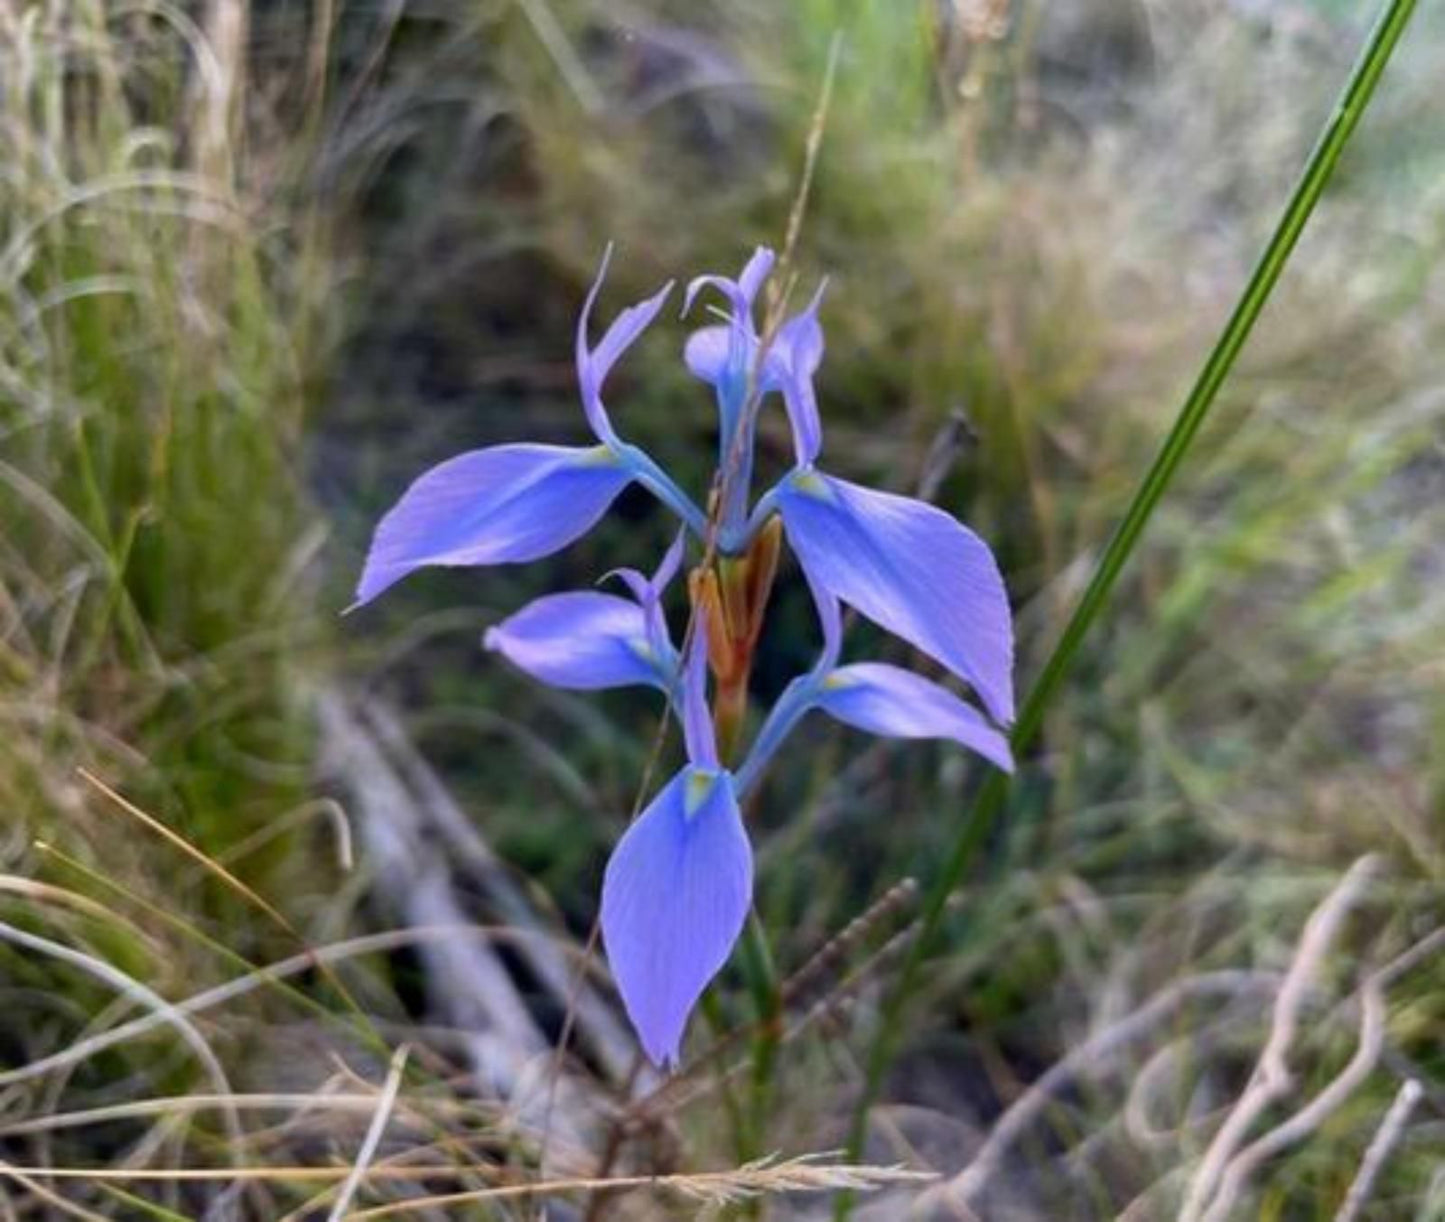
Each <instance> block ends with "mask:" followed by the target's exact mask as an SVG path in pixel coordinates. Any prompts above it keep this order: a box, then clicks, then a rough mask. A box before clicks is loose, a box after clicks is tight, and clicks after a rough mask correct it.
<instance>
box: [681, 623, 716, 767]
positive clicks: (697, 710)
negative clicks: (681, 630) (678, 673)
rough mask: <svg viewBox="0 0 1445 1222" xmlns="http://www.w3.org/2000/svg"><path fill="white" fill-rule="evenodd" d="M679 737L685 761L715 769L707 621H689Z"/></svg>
mask: <svg viewBox="0 0 1445 1222" xmlns="http://www.w3.org/2000/svg"><path fill="white" fill-rule="evenodd" d="M681 696H682V735H683V738H684V739H685V740H686V743H687V758H688V760H689V761H690V762H691V763H694V764H697V765H699V766H700V767H703V768H716V767H717V766H718V757H717V738H716V735H715V734H714V732H713V724H712V713H711V711H710V710H709V709H708V705H707V617H706V616H703V615H698V616H696V617H695V619H694V621H693V628H692V640H691V641H690V642H689V643H688V652H687V662H686V668H685V670H684V671H683V676H682V693H681Z"/></svg>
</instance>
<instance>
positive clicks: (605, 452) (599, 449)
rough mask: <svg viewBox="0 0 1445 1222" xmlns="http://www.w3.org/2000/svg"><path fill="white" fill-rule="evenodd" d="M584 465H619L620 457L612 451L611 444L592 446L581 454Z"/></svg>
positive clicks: (620, 462)
mask: <svg viewBox="0 0 1445 1222" xmlns="http://www.w3.org/2000/svg"><path fill="white" fill-rule="evenodd" d="M582 465H583V466H584V467H620V466H621V465H622V459H620V458H618V457H617V455H616V454H614V453H613V452H612V447H611V446H593V447H592V448H591V449H590V450H588V451H586V452H585V453H584V454H583V455H582Z"/></svg>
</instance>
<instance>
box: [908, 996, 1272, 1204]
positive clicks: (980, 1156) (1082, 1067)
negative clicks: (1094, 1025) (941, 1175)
mask: <svg viewBox="0 0 1445 1222" xmlns="http://www.w3.org/2000/svg"><path fill="white" fill-rule="evenodd" d="M1278 980H1279V977H1278V976H1277V975H1275V974H1274V973H1272V972H1253V971H1221V972H1209V973H1206V974H1203V975H1199V976H1190V977H1187V978H1185V979H1183V980H1180V981H1177V982H1175V983H1174V984H1172V985H1170V986H1169V987H1168V988H1167V989H1164V990H1163V991H1162V992H1160V993H1157V994H1155V995H1154V997H1153V998H1151V999H1150V1000H1149V1001H1148V1002H1146V1003H1145V1004H1144V1005H1143V1006H1141V1007H1140V1008H1139V1009H1137V1010H1135V1011H1134V1012H1133V1013H1132V1014H1130V1015H1128V1016H1127V1017H1125V1018H1123V1019H1121V1020H1120V1021H1118V1022H1116V1023H1112V1024H1110V1025H1109V1026H1108V1027H1106V1028H1104V1030H1102V1031H1100V1032H1099V1033H1098V1034H1096V1035H1094V1036H1093V1037H1091V1038H1090V1039H1088V1040H1086V1041H1085V1042H1084V1043H1083V1044H1081V1045H1080V1046H1079V1047H1078V1048H1076V1049H1074V1051H1072V1052H1071V1053H1069V1054H1068V1055H1067V1056H1066V1057H1064V1058H1063V1060H1061V1061H1059V1062H1057V1063H1056V1064H1055V1065H1053V1066H1052V1067H1051V1068H1050V1069H1048V1070H1047V1071H1046V1072H1045V1073H1044V1074H1042V1075H1041V1076H1040V1077H1039V1078H1038V1079H1037V1080H1036V1081H1035V1082H1033V1083H1032V1084H1030V1086H1029V1088H1028V1089H1027V1090H1026V1091H1024V1093H1023V1094H1022V1095H1020V1096H1019V1097H1018V1098H1017V1099H1016V1100H1014V1102H1013V1104H1012V1105H1011V1106H1010V1107H1009V1108H1008V1110H1007V1111H1006V1112H1004V1114H1003V1115H1002V1116H1001V1117H1000V1118H999V1120H998V1122H997V1123H996V1124H995V1125H994V1126H993V1129H992V1131H991V1132H990V1133H989V1135H988V1139H987V1140H986V1141H985V1142H984V1143H983V1145H982V1146H980V1147H979V1149H978V1152H977V1153H976V1154H975V1155H974V1156H973V1160H972V1161H971V1162H970V1163H969V1164H968V1165H967V1166H966V1167H964V1168H963V1170H962V1171H960V1172H959V1173H958V1174H957V1175H955V1176H954V1177H953V1178H952V1179H950V1180H949V1181H948V1182H947V1183H945V1184H942V1185H940V1186H939V1188H938V1189H937V1190H935V1191H933V1192H930V1193H928V1194H926V1196H925V1198H924V1200H923V1201H920V1204H924V1203H925V1202H928V1203H931V1204H945V1205H947V1206H950V1207H953V1208H956V1209H963V1210H967V1208H968V1204H969V1202H970V1201H971V1200H973V1199H974V1198H976V1197H978V1196H979V1195H980V1194H981V1193H982V1191H983V1189H984V1188H985V1186H986V1185H987V1184H988V1182H989V1180H990V1179H991V1178H992V1177H993V1176H994V1175H995V1174H996V1173H997V1171H998V1170H999V1167H1000V1166H1001V1165H1002V1162H1003V1159H1004V1156H1005V1155H1006V1154H1007V1153H1008V1152H1009V1150H1011V1149H1012V1148H1013V1146H1014V1145H1015V1143H1017V1141H1018V1140H1019V1138H1021V1137H1022V1136H1023V1135H1024V1134H1025V1133H1026V1132H1027V1131H1028V1130H1029V1128H1030V1127H1031V1126H1032V1125H1033V1124H1034V1123H1035V1121H1037V1120H1038V1118H1039V1117H1040V1116H1041V1115H1043V1113H1044V1111H1045V1109H1046V1108H1047V1107H1048V1106H1049V1104H1050V1103H1051V1102H1052V1101H1053V1099H1054V1097H1055V1096H1056V1095H1058V1093H1059V1092H1060V1091H1062V1090H1064V1089H1065V1088H1066V1087H1068V1086H1069V1085H1071V1084H1072V1083H1074V1082H1076V1081H1077V1080H1078V1079H1079V1078H1080V1077H1082V1076H1084V1075H1086V1074H1091V1073H1098V1072H1099V1070H1100V1068H1101V1066H1102V1065H1103V1064H1105V1063H1106V1062H1108V1061H1109V1060H1110V1059H1112V1058H1113V1057H1115V1056H1117V1055H1118V1054H1119V1053H1121V1052H1123V1051H1124V1050H1125V1049H1126V1048H1128V1047H1129V1045H1131V1044H1133V1043H1134V1042H1135V1041H1137V1040H1139V1039H1141V1038H1143V1037H1144V1036H1145V1035H1148V1034H1149V1033H1150V1032H1151V1031H1153V1030H1155V1029H1156V1028H1157V1027H1159V1026H1160V1024H1162V1023H1165V1022H1167V1021H1168V1020H1169V1019H1171V1018H1172V1017H1173V1016H1174V1015H1175V1014H1177V1013H1178V1012H1179V1011H1180V1010H1181V1009H1183V1008H1184V1007H1185V1006H1186V1005H1189V1004H1191V1003H1193V1002H1198V1001H1207V1000H1211V999H1213V998H1224V999H1234V998H1237V997H1239V996H1240V995H1241V994H1244V993H1251V992H1258V993H1264V992H1265V991H1266V990H1268V989H1270V988H1272V987H1274V985H1275V984H1276V983H1277V982H1278Z"/></svg>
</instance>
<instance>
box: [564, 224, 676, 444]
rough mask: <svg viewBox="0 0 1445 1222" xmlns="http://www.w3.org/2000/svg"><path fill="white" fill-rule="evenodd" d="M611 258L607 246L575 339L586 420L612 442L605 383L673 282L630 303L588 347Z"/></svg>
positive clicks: (654, 313) (579, 320) (599, 434)
mask: <svg viewBox="0 0 1445 1222" xmlns="http://www.w3.org/2000/svg"><path fill="white" fill-rule="evenodd" d="M611 258H612V248H611V247H608V249H607V253H606V254H605V255H603V257H602V266H601V267H600V268H598V269H597V279H596V280H594V281H593V282H592V287H591V289H589V290H588V293H587V300H586V301H584V302H583V304H582V313H581V315H580V316H579V317H578V319H577V342H576V349H577V353H576V355H577V381H578V383H579V385H580V386H581V390H582V410H583V411H585V412H586V413H587V423H588V424H590V425H591V426H592V431H593V432H594V433H595V434H596V435H597V438H598V440H600V441H605V442H609V443H611V442H613V441H615V440H616V434H615V433H614V432H613V430H612V421H611V420H610V419H609V418H608V415H607V408H606V407H605V406H604V405H603V402H602V383H603V382H604V381H605V380H606V378H607V375H608V373H609V372H610V371H611V369H612V366H613V365H615V364H616V363H617V360H618V358H619V357H620V356H621V355H622V354H623V353H624V352H626V351H627V349H628V348H629V347H630V346H631V345H632V343H633V341H634V340H636V339H637V337H638V336H639V335H641V334H642V333H643V331H645V330H646V329H647V328H648V326H649V325H650V324H651V323H652V320H653V319H654V318H656V317H657V313H658V311H659V310H661V309H662V306H663V303H664V302H665V301H666V300H667V296H668V294H669V293H671V292H672V283H671V282H670V281H669V282H668V283H667V284H665V285H663V286H662V288H661V289H659V290H658V291H657V292H656V293H654V294H653V295H652V296H651V297H649V298H647V300H646V301H640V302H638V303H637V304H636V305H633V306H628V307H627V308H626V309H625V310H623V311H622V313H620V314H619V315H618V316H617V317H616V318H615V319H613V321H612V325H611V326H610V327H608V328H607V330H606V332H605V333H604V334H603V336H602V339H601V341H600V342H599V343H598V345H597V347H595V348H589V347H588V344H587V328H588V325H589V323H590V322H591V319H592V307H593V305H594V304H595V303H596V301H597V294H598V293H599V292H601V290H602V280H603V278H604V277H605V276H606V275H607V264H608V263H609V262H610V261H611Z"/></svg>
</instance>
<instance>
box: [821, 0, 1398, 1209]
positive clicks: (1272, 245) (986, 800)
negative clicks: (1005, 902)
mask: <svg viewBox="0 0 1445 1222" xmlns="http://www.w3.org/2000/svg"><path fill="white" fill-rule="evenodd" d="M1414 8H1415V0H1389V2H1388V3H1387V4H1386V5H1385V6H1384V8H1383V9H1382V11H1381V13H1380V16H1379V18H1378V19H1377V21H1376V23H1375V26H1374V28H1373V30H1372V31H1371V32H1370V36H1369V38H1368V39H1367V41H1366V43H1365V45H1364V47H1363V49H1362V50H1361V52H1360V55H1359V58H1358V59H1357V60H1356V61H1355V66H1354V68H1353V69H1352V70H1351V73H1350V76H1349V79H1348V80H1347V81H1346V82H1345V85H1344V87H1343V89H1342V90H1341V92H1340V96H1339V98H1338V100H1337V102H1336V104H1335V108H1334V110H1333V111H1332V112H1331V114H1330V117H1329V119H1328V121H1327V122H1326V124H1325V127H1324V130H1323V131H1322V132H1321V133H1320V137H1319V140H1318V141H1317V142H1316V144H1315V147H1314V149H1313V151H1312V152H1311V153H1310V156H1309V159H1308V161H1307V162H1306V163H1305V168H1304V171H1303V173H1302V174H1301V175H1300V179H1299V182H1298V183H1297V184H1296V186H1295V189H1294V192H1293V194H1292V195H1291V196H1290V200H1289V203H1288V205H1287V206H1286V207H1285V210H1284V213H1283V215H1282V216H1281V217H1280V220H1279V223H1278V224H1277V226H1276V227H1275V230H1274V233H1273V234H1272V235H1271V237H1270V239H1269V242H1268V243H1267V244H1266V246H1265V248H1264V251H1263V253H1262V254H1261V255H1260V258H1259V261H1258V263H1257V264H1256V265H1255V268H1254V271H1253V273H1252V274H1251V276H1250V278H1249V282H1248V283H1247V284H1246V285H1245V288H1244V292H1243V293H1242V294H1241V296H1240V298H1239V301H1238V303H1237V304H1236V305H1235V308H1234V311H1233V313H1232V314H1231V315H1230V317H1229V321H1228V322H1227V323H1226V324H1225V327H1224V330H1223V332H1222V333H1221V334H1220V337H1219V339H1218V340H1217V341H1216V343H1215V345H1214V348H1213V349H1212V351H1211V352H1210V353H1209V357H1208V359H1207V360H1206V361H1205V362H1204V366H1203V368H1202V369H1201V370H1200V372H1199V376H1198V378H1197V380H1196V381H1195V383H1194V385H1193V387H1192V388H1191V389H1190V391H1189V395H1188V397H1187V398H1186V399H1185V401H1184V404H1183V406H1182V407H1181V408H1180V410H1179V414H1178V416H1177V417H1176V418H1175V421H1174V425H1173V427H1172V428H1171V429H1170V430H1169V434H1168V436H1167V437H1166V438H1165V439H1164V443H1163V445H1162V446H1161V447H1160V449H1159V452H1158V454H1157V455H1156V456H1155V458H1154V462H1153V464H1152V465H1151V466H1150V468H1149V470H1148V472H1147V473H1146V474H1145V476H1144V479H1143V480H1142V482H1141V483H1140V485H1139V488H1138V490H1137V491H1136V492H1135V493H1134V498H1133V500H1132V501H1131V502H1130V504H1129V508H1128V510H1127V512H1126V513H1125V515H1124V518H1123V521H1122V522H1120V524H1119V527H1118V529H1117V530H1116V531H1115V533H1114V536H1113V538H1111V539H1110V540H1109V543H1108V546H1107V547H1106V548H1105V549H1104V553H1103V555H1102V556H1101V557H1100V558H1099V563H1098V565H1097V567H1096V568H1095V570H1094V575H1093V577H1092V578H1091V580H1090V582H1089V586H1088V588H1087V589H1086V590H1085V591H1084V594H1083V596H1082V597H1081V598H1080V600H1079V603H1078V606H1077V607H1076V608H1075V609H1074V613H1073V615H1072V616H1071V617H1070V618H1069V621H1068V623H1067V624H1066V625H1065V626H1064V630H1063V633H1062V634H1061V635H1060V637H1059V641H1058V644H1057V645H1055V647H1054V650H1053V653H1052V654H1050V655H1049V658H1048V660H1047V661H1046V662H1045V663H1044V668H1043V670H1042V671H1041V672H1040V674H1039V677H1038V679H1037V680H1036V681H1035V683H1034V685H1033V687H1032V689H1031V690H1030V692H1029V696H1028V699H1027V701H1026V702H1025V704H1024V706H1023V711H1022V712H1021V714H1020V715H1019V720H1018V724H1017V726H1016V727H1015V728H1014V732H1013V737H1012V742H1013V748H1014V752H1015V755H1016V756H1019V757H1020V758H1022V753H1023V751H1024V750H1025V749H1026V748H1027V747H1028V745H1029V743H1031V742H1032V740H1033V739H1034V737H1035V736H1036V735H1037V734H1038V732H1039V729H1040V728H1041V727H1042V725H1043V721H1044V715H1045V713H1046V712H1047V711H1048V706H1049V703H1050V701H1051V700H1052V699H1053V697H1054V695H1055V694H1056V693H1057V692H1058V690H1059V688H1060V687H1061V686H1062V685H1063V681H1064V679H1065V678H1066V677H1067V675H1068V672H1069V669H1070V667H1071V666H1072V664H1073V661H1074V659H1075V657H1076V656H1077V655H1078V652H1079V648H1080V646H1081V645H1082V643H1083V641H1084V638H1085V636H1086V635H1087V634H1088V632H1089V630H1090V629H1091V628H1092V627H1093V625H1094V622H1095V621H1096V620H1097V619H1098V617H1099V614H1100V612H1101V611H1102V610H1103V609H1104V606H1105V605H1106V603H1107V602H1108V599H1109V596H1110V594H1111V593H1112V591H1113V588H1114V585H1115V583H1116V582H1117V581H1118V579H1119V575H1120V573H1121V572H1122V571H1123V568H1124V565H1125V563H1126V562H1127V561H1128V559H1129V556H1130V554H1131V553H1132V552H1133V550H1134V547H1135V545H1136V544H1137V543H1138V542H1139V539H1140V537H1141V536H1142V535H1143V533H1144V529H1145V527H1146V526H1147V525H1148V523H1149V519H1150V517H1151V516H1152V515H1153V513H1154V510H1155V508H1156V507H1157V506H1158V504H1159V502H1160V501H1161V500H1162V498H1163V496H1164V493H1165V492H1166V491H1167V490H1168V487H1169V484H1170V482H1171V480H1172V479H1173V478H1174V476H1175V474H1176V473H1177V471H1178V469H1179V466H1180V464H1181V463H1182V462H1183V461H1184V458H1185V455H1186V454H1187V453H1188V451H1189V448H1190V446H1191V445H1192V444H1193V442H1194V439H1195V437H1196V436H1197V434H1198V432H1199V428H1200V426H1201V425H1202V424H1203V423H1204V420H1205V418H1206V416H1207V415H1208V413H1209V410H1210V408H1211V406H1212V405H1213V404H1214V401H1215V398H1216V396H1217V395H1218V393H1219V389H1220V387H1221V386H1222V385H1223V383H1224V380H1225V378H1226V377H1227V376H1228V374H1229V371H1230V369H1231V368H1232V367H1233V365H1234V362H1235V359H1236V358H1237V357H1238V355H1239V353H1240V350H1241V349H1242V348H1243V347H1244V345H1245V342H1246V341H1247V340H1248V338H1249V336H1250V333H1251V332H1252V331H1253V329H1254V324H1255V322H1256V321H1257V320H1258V318H1259V315H1260V313H1261V311H1262V310H1263V309H1264V306H1265V304H1266V302H1267V301H1268V300H1269V297H1270V294H1271V293H1272V292H1273V290H1274V287H1275V285H1276V284H1277V283H1278V281H1279V278H1280V274H1281V273H1282V272H1283V271H1284V268H1285V264H1286V263H1287V262H1288V260H1289V257H1290V255H1291V253H1292V252H1293V251H1294V248H1295V245H1296V243H1297V242H1298V241H1299V236H1300V233H1301V232H1302V231H1303V229H1304V227H1305V223H1306V222H1307V221H1308V220H1309V217H1310V214H1311V213H1312V212H1313V211H1314V208H1315V205H1316V204H1318V203H1319V200H1320V196H1321V195H1322V194H1323V192H1324V189H1325V187H1326V185H1327V184H1328V183H1329V181H1330V178H1331V177H1332V175H1333V173H1334V170H1335V167H1336V165H1337V164H1338V162H1339V159H1340V154H1341V153H1342V152H1343V151H1344V149H1345V146H1346V145H1347V144H1348V143H1349V140H1350V137H1351V135H1352V134H1353V133H1354V130H1355V128H1356V126H1357V125H1358V123H1359V121H1360V117H1361V115H1363V114H1364V112H1365V109H1366V107H1367V106H1368V105H1369V102H1370V99H1371V97H1372V96H1373V94H1374V91H1375V86H1376V85H1377V84H1378V83H1379V80H1380V77H1381V75H1382V74H1383V73H1384V71H1385V66H1386V65H1387V64H1388V63H1389V60H1390V56H1391V54H1392V53H1393V51H1394V49H1395V47H1396V45H1397V44H1398V42H1399V40H1400V36H1401V34H1402V33H1403V32H1404V30H1405V27H1406V25H1407V24H1408V23H1409V20H1410V17H1411V15H1412V13H1413V12H1414ZM1008 794H1009V789H1008V778H1007V776H1006V775H1005V774H1004V773H1001V772H996V771H995V772H992V773H990V775H989V778H988V780H987V781H986V782H985V783H984V785H983V787H982V788H981V789H980V790H979V793H978V796H977V798H976V799H975V801H974V804H973V806H972V808H971V810H970V811H969V813H968V816H967V817H966V818H965V819H964V821H963V823H962V825H961V826H960V827H959V829H958V833H957V835H956V836H955V837H954V840H953V843H952V845H951V846H950V849H949V852H948V855H947V857H946V859H945V861H944V865H943V868H942V869H941V870H940V872H939V874H938V876H937V878H936V879H935V880H934V882H933V886H932V889H931V890H930V891H929V893H928V896H927V898H926V900H925V902H924V906H923V911H922V915H921V917H920V925H919V932H918V937H917V938H916V939H915V940H914V942H913V946H912V948H911V950H910V952H909V955H908V958H907V959H906V960H905V962H904V964H903V968H902V970H901V972H900V973H899V978H898V980H897V983H896V984H895V986H894V987H893V989H892V990H891V991H890V993H889V996H888V998H887V999H886V1001H885V1003H884V1007H883V1012H882V1015H881V1018H880V1022H879V1025H878V1030H877V1032H876V1034H875V1036H874V1039H873V1042H872V1045H871V1046H870V1048H869V1052H868V1060H867V1068H866V1077H865V1082H864V1088H863V1092H862V1096H861V1098H860V1099H859V1102H858V1105H857V1108H856V1110H855V1112H854V1115H853V1124H852V1129H851V1132H850V1134H849V1141H848V1154H849V1158H850V1160H856V1159H857V1158H858V1157H859V1155H860V1153H861V1151H862V1148H863V1140H864V1137H865V1136H866V1132H867V1122H868V1111H869V1108H870V1107H871V1106H872V1103H873V1100H874V1098H875V1097H876V1095H877V1092H878V1087H879V1084H880V1082H881V1081H882V1078H883V1074H884V1072H885V1070H886V1069H887V1067H888V1065H889V1063H890V1061H891V1059H892V1056H893V1052H894V1049H895V1048H896V1046H897V1044H898V1040H899V1037H900V1035H901V1033H902V1030H903V1018H904V1014H905V1011H906V1009H907V1004H908V1002H909V1000H910V998H911V995H912V993H913V991H914V988H915V986H916V985H917V983H918V979H919V974H920V971H921V969H922V967H923V964H924V963H925V961H926V960H927V959H928V957H929V955H930V954H932V952H933V951H934V949H935V945H936V942H937V939H938V934H939V929H940V926H941V923H942V919H943V915H944V912H945V908H946V905H947V903H948V899H949V897H950V896H951V895H952V894H953V892H954V890H955V889H956V888H957V887H958V885H959V883H960V882H961V881H962V879H963V877H964V875H965V873H966V872H967V871H968V869H969V868H970V866H971V865H972V864H973V860H974V858H975V856H976V855H977V853H978V850H979V848H980V846H981V845H982V844H983V842H984V840H985V838H986V837H987V835H988V832H989V830H990V828H992V827H993V825H994V823H995V821H996V820H997V819H998V817H999V815H1000V814H1002V812H1003V811H1004V810H1005V809H1006V806H1007V799H1008ZM851 1210H852V1194H851V1193H848V1192H843V1193H840V1194H839V1195H838V1198H837V1202H836V1205H835V1209H834V1217H835V1218H837V1219H839V1220H840V1222H841V1220H842V1219H846V1218H847V1217H848V1215H849V1213H850V1212H851Z"/></svg>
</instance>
